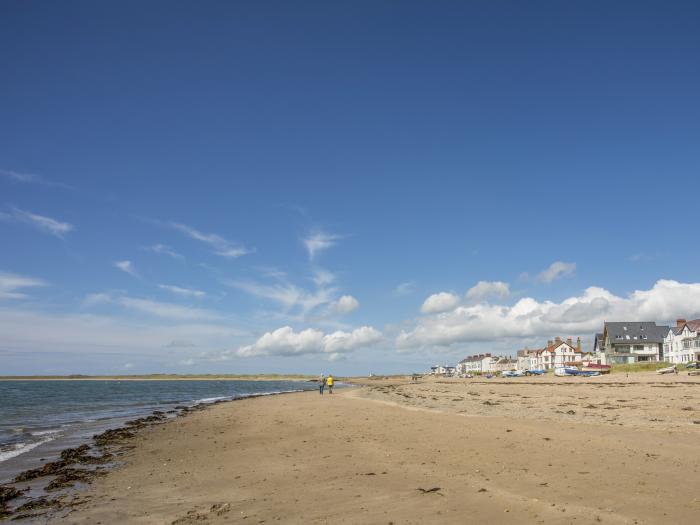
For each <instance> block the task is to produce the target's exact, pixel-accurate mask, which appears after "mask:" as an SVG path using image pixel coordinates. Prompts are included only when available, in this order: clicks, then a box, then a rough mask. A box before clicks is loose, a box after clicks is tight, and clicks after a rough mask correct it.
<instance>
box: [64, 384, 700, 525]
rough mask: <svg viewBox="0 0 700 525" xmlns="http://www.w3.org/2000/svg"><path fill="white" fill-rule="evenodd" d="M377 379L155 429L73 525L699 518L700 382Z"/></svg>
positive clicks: (93, 493)
mask: <svg viewBox="0 0 700 525" xmlns="http://www.w3.org/2000/svg"><path fill="white" fill-rule="evenodd" d="M366 383H367V384H368V385H370V386H366V387H363V388H353V389H343V390H336V393H335V394H333V395H332V396H329V395H324V396H323V397H321V396H319V395H318V393H315V392H304V393H297V394H287V395H281V396H274V397H262V398H256V399H249V400H243V401H237V402H232V403H224V404H219V405H215V406H212V407H211V408H209V409H207V410H205V411H201V412H195V413H192V414H190V415H188V416H186V417H182V418H178V419H176V420H174V421H172V422H169V423H166V424H163V425H160V426H156V427H152V428H148V429H145V430H144V431H143V432H142V433H141V434H140V435H139V436H138V437H137V438H136V443H135V444H136V447H135V448H134V449H133V450H132V451H131V452H129V453H128V455H127V456H126V458H127V459H126V463H125V465H124V466H122V467H120V468H118V469H116V470H115V471H113V472H111V473H110V474H109V475H107V476H105V477H103V478H101V479H98V480H97V481H96V482H95V483H94V485H93V486H92V487H91V488H90V489H89V490H88V491H87V492H86V494H85V498H86V500H87V501H86V503H85V504H83V505H80V506H78V507H76V508H75V509H74V511H73V512H72V513H71V514H69V515H68V516H67V517H65V518H63V520H62V522H63V523H80V524H87V523H89V524H96V523H102V524H108V523H149V524H151V523H155V524H159V523H163V524H188V523H305V524H306V523H362V524H373V523H381V524H385V525H386V524H389V523H394V524H403V523H415V524H419V523H567V524H569V523H601V522H602V523H639V524H644V523H663V524H667V523H698V522H700V493H699V490H700V474H699V472H698V469H699V467H700V403H698V400H699V399H700V398H699V393H700V378H697V377H690V378H689V377H688V376H674V377H660V376H654V375H641V374H635V377H632V378H625V377H624V376H622V377H620V376H612V377H602V378H590V379H581V378H564V379H563V380H555V381H553V380H551V379H547V378H536V379H535V378H533V379H529V378H528V379H525V378H522V379H512V380H507V381H505V380H500V381H487V380H443V381H421V382H420V383H417V384H416V383H412V382H411V381H410V380H393V381H376V380H374V381H369V380H368V381H366ZM694 421H698V424H696V423H694Z"/></svg>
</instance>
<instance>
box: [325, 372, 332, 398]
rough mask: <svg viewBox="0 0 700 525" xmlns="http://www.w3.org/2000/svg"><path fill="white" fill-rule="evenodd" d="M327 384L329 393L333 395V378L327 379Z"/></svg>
mask: <svg viewBox="0 0 700 525" xmlns="http://www.w3.org/2000/svg"><path fill="white" fill-rule="evenodd" d="M326 384H327V385H328V393H329V394H332V393H333V376H331V375H329V376H328V379H326Z"/></svg>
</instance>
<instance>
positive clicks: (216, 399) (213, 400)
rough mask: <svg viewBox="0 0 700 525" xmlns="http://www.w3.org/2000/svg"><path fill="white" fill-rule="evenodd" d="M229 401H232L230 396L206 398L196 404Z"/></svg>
mask: <svg viewBox="0 0 700 525" xmlns="http://www.w3.org/2000/svg"><path fill="white" fill-rule="evenodd" d="M227 399H231V397H230V396H220V397H205V398H202V399H198V400H197V401H195V403H215V402H216V401H225V400H227Z"/></svg>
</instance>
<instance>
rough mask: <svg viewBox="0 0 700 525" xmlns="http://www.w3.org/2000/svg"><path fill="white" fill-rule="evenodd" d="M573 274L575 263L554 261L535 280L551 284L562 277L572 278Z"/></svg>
mask: <svg viewBox="0 0 700 525" xmlns="http://www.w3.org/2000/svg"><path fill="white" fill-rule="evenodd" d="M574 273H576V263H568V262H563V261H555V262H553V263H552V264H551V265H550V266H549V268H547V269H546V270H544V271H542V272H541V273H540V274H539V275H538V276H537V280H538V281H540V282H543V283H551V282H553V281H556V280H557V279H561V278H562V277H569V276H572V275H574Z"/></svg>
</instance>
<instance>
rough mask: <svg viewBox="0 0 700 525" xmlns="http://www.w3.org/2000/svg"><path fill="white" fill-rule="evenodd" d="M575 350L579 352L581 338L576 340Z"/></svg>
mask: <svg viewBox="0 0 700 525" xmlns="http://www.w3.org/2000/svg"><path fill="white" fill-rule="evenodd" d="M576 350H578V351H579V352H580V351H581V337H579V338H578V339H576Z"/></svg>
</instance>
